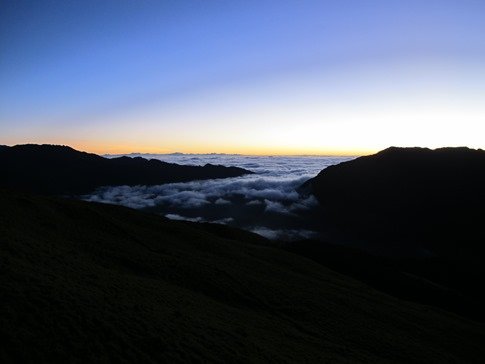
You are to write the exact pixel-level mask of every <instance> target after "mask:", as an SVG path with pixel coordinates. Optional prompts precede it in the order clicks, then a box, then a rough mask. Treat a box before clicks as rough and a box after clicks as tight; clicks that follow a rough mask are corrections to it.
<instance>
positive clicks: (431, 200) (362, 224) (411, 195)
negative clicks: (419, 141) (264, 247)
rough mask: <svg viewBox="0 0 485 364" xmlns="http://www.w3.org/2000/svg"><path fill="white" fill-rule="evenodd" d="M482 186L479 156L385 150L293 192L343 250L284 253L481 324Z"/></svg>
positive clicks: (484, 173) (300, 248)
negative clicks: (309, 203) (309, 198)
mask: <svg viewBox="0 0 485 364" xmlns="http://www.w3.org/2000/svg"><path fill="white" fill-rule="evenodd" d="M484 186H485V152H484V151H482V150H473V149H468V148H442V149H436V150H430V149H423V148H388V149H386V150H383V151H381V152H379V153H377V154H375V155H372V156H367V157H361V158H357V159H355V160H352V161H349V162H345V163H341V164H339V165H335V166H331V167H329V168H327V169H325V170H323V171H322V172H320V174H319V175H318V176H317V177H315V178H313V179H312V180H310V181H308V182H307V183H306V184H305V185H304V186H303V187H302V188H301V191H303V192H305V190H306V191H307V192H313V193H314V194H315V196H316V197H317V199H318V201H319V202H320V205H321V210H320V211H319V218H320V221H321V227H322V230H324V231H325V233H326V234H327V238H328V240H329V241H337V242H340V243H342V244H345V245H346V246H347V247H346V248H345V247H335V246H332V245H328V244H324V243H319V242H310V241H308V242H302V243H301V244H290V246H288V247H287V248H288V249H289V250H291V251H293V252H295V253H298V254H301V255H304V256H307V257H310V258H312V259H314V260H315V261H318V262H320V263H323V264H325V265H328V266H330V267H332V268H334V269H336V270H338V271H340V272H343V273H345V274H350V275H352V276H354V277H356V278H358V279H360V280H362V281H364V282H366V283H369V284H372V285H373V286H374V287H376V288H378V289H381V290H383V291H385V292H388V293H391V294H393V295H396V296H398V297H402V298H405V299H409V300H414V301H418V302H424V303H427V304H432V305H436V306H439V307H442V308H445V309H447V310H451V311H453V312H456V313H459V314H461V315H465V316H468V317H473V318H475V319H478V320H483V319H484V313H483V312H484V311H483V307H484V305H485V300H484V299H483V297H482V296H483V295H482V292H481V290H480V289H478V287H480V286H481V285H482V284H483V282H484V280H485V267H484V265H483V261H484V259H485V229H483V222H484V219H483V206H485V188H484ZM357 249H360V251H359V250H357ZM369 252H370V253H371V254H369Z"/></svg>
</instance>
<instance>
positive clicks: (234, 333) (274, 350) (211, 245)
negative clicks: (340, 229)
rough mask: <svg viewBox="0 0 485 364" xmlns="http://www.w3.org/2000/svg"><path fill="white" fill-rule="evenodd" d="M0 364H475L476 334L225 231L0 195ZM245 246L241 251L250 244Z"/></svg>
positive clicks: (478, 355)
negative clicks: (70, 363) (63, 363)
mask: <svg viewBox="0 0 485 364" xmlns="http://www.w3.org/2000/svg"><path fill="white" fill-rule="evenodd" d="M0 206H1V209H0V262H1V266H0V297H2V299H1V300H0V338H1V339H0V340H1V341H0V342H1V345H0V361H1V362H3V363H7V362H10V361H16V362H21V361H27V362H54V361H79V362H86V361H88V362H92V361H97V362H99V361H115V362H119V361H130V362H140V361H141V362H161V361H165V362H180V361H185V362H187V361H210V362H217V361H221V362H248V361H252V362H254V361H265V362H268V361H273V362H305V361H309V362H335V363H340V362H342V363H348V362H369V363H379V362H386V363H390V362H402V363H410V362H421V363H424V362H426V363H444V362H467V363H473V362H477V363H479V362H482V359H483V357H484V355H485V348H484V347H483V339H484V337H485V335H484V334H485V331H484V328H483V326H482V325H480V324H477V323H474V322H472V321H468V320H466V319H463V318H460V317H459V316H455V315H452V314H448V313H446V312H444V311H440V310H437V309H433V308H431V307H428V306H421V305H417V304H413V303H410V302H405V301H401V300H398V299H396V298H393V297H391V296H387V295H385V294H382V293H379V292H377V291H374V290H373V289H371V288H369V287H367V286H365V285H363V284H361V283H359V282H357V281H354V280H352V279H351V278H348V277H345V276H343V275H340V274H338V273H335V272H333V271H331V270H329V269H327V268H325V267H323V266H322V265H320V264H317V263H314V262H312V261H311V260H308V259H305V258H303V257H299V256H297V255H294V254H291V253H288V252H285V251H283V250H280V249H276V248H272V247H269V246H267V245H268V242H267V241H266V240H265V239H262V238H260V237H258V236H255V235H252V234H249V233H247V232H241V231H239V230H231V229H229V228H227V227H217V226H210V225H198V224H188V223H183V222H175V221H169V220H167V219H164V218H161V217H159V216H156V215H151V214H147V213H143V212H139V211H134V210H131V209H127V208H123V207H119V206H110V205H100V204H95V203H87V202H82V201H69V200H62V199H57V198H46V197H34V196H30V195H24V194H17V193H12V192H11V191H0ZM248 241H250V242H248Z"/></svg>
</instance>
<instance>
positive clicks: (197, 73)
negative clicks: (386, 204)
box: [0, 0, 485, 154]
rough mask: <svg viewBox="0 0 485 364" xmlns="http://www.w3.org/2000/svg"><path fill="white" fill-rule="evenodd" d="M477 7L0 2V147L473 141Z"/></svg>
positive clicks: (481, 62)
mask: <svg viewBox="0 0 485 364" xmlns="http://www.w3.org/2000/svg"><path fill="white" fill-rule="evenodd" d="M484 34H485V2H484V1H471V0H462V1H450V0H442V1H433V0H429V1H423V0H422V1H413V0H410V1H392V0H391V1H346V0H343V1H264V0H263V1H154V0H153V1H148V0H146V1H144V0H142V1H134V0H133V1H126V0H116V1H100V0H98V1H75V0H69V1H48V0H43V1H14V0H3V1H1V2H0V143H3V144H16V143H25V142H37V143H62V144H70V145H73V146H75V147H77V148H80V149H84V150H90V151H95V152H103V153H104V152H134V151H142V152H150V151H152V152H171V151H185V152H239V153H256V154H305V153H315V154H327V153H337V154H342V153H344V154H345V153H356V152H357V153H359V152H370V151H375V150H378V149H381V148H385V147H386V146H389V145H402V146H405V145H421V146H429V147H438V146H444V145H468V146H471V147H482V148H483V147H485V145H484V144H485V142H483V138H480V137H479V135H480V132H483V130H481V128H483V125H484V124H485V106H484V104H485V103H484V102H483V100H485V37H484V36H483V35H484Z"/></svg>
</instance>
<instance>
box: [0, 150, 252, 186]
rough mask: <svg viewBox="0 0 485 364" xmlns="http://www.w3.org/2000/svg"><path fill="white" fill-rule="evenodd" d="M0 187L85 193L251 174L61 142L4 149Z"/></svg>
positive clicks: (0, 158) (213, 166)
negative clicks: (77, 147) (108, 155)
mask: <svg viewBox="0 0 485 364" xmlns="http://www.w3.org/2000/svg"><path fill="white" fill-rule="evenodd" d="M0 167H1V168H2V174H1V176H0V187H8V188H11V189H17V190H23V191H30V192H36V193H41V194H50V195H70V194H82V193H88V192H91V191H93V190H94V189H95V188H97V187H101V186H116V185H130V186H133V185H155V184H163V183H172V182H187V181H192V180H198V179H211V178H227V177H237V176H242V175H244V174H248V173H252V172H250V171H248V170H245V169H242V168H237V167H223V166H216V165H211V164H207V165H205V166H203V167H201V166H185V165H184V166H182V165H178V164H173V163H165V162H161V161H159V160H155V159H150V160H147V159H144V158H141V157H136V158H129V157H119V158H113V159H108V158H103V157H100V156H98V155H96V154H90V153H85V152H79V151H77V150H74V149H72V148H70V147H66V146H58V145H34V144H27V145H16V146H13V147H9V148H3V149H0Z"/></svg>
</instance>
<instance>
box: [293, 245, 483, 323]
mask: <svg viewBox="0 0 485 364" xmlns="http://www.w3.org/2000/svg"><path fill="white" fill-rule="evenodd" d="M283 248H284V249H285V250H287V251H290V252H292V253H295V254H298V255H302V256H304V257H307V258H309V259H312V260H314V261H315V262H317V263H320V264H322V265H324V266H326V267H328V268H331V269H334V270H336V271H337V272H340V273H343V274H345V275H349V276H351V277H353V278H356V279H358V280H360V281H362V282H365V283H366V284H368V285H370V286H372V287H373V288H376V289H378V290H379V291H382V292H385V293H387V294H390V295H393V296H395V297H398V298H401V299H405V300H408V301H413V302H418V303H422V304H426V305H431V306H435V307H438V308H441V309H444V310H447V311H450V312H454V313H456V314H459V315H461V316H464V317H468V318H470V319H473V320H476V321H478V322H485V312H484V304H485V302H484V301H483V297H482V296H483V292H482V290H481V289H479V288H478V287H480V286H481V285H482V282H483V274H482V275H478V274H477V270H476V267H474V266H471V267H467V266H466V265H465V266H461V267H459V269H457V264H456V262H453V261H450V260H444V259H440V258H430V257H397V256H392V257H389V256H382V255H373V254H370V253H368V252H366V251H364V250H362V249H359V248H353V247H350V246H343V245H337V244H329V243H325V242H323V241H318V240H304V241H294V242H285V243H284V244H283Z"/></svg>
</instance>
